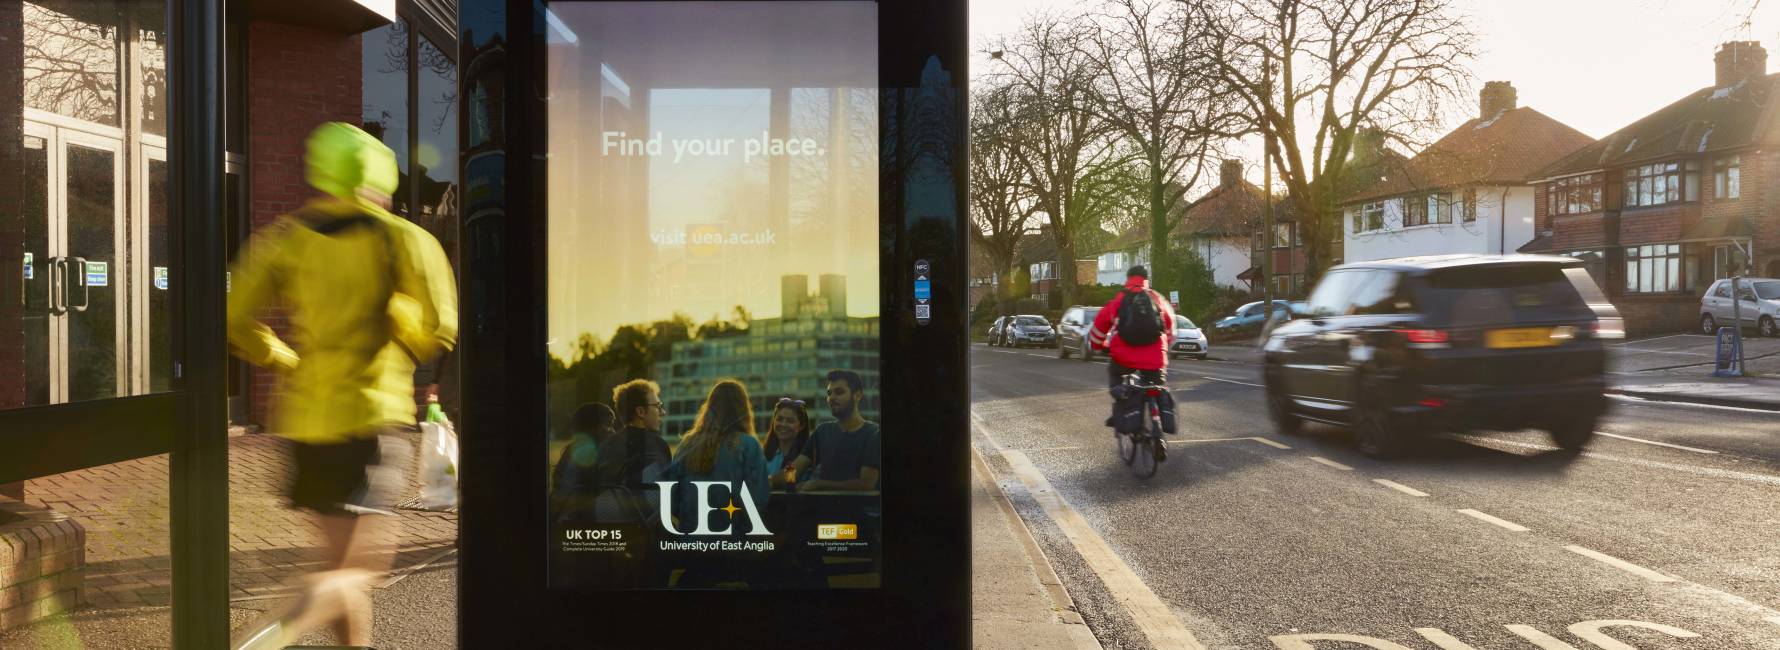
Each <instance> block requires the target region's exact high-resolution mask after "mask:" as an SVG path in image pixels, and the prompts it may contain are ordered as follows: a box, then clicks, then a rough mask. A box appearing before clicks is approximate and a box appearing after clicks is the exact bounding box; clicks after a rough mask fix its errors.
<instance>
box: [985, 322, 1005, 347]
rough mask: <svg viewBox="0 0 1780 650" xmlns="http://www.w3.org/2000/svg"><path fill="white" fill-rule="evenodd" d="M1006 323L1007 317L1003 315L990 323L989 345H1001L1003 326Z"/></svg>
mask: <svg viewBox="0 0 1780 650" xmlns="http://www.w3.org/2000/svg"><path fill="white" fill-rule="evenodd" d="M1005 324H1007V317H1006V316H1002V317H1000V318H997V319H995V322H994V323H991V324H990V325H989V345H1001V326H1002V325H1005Z"/></svg>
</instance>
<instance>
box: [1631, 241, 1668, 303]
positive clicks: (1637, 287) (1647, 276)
mask: <svg viewBox="0 0 1780 650" xmlns="http://www.w3.org/2000/svg"><path fill="white" fill-rule="evenodd" d="M1625 290H1626V293H1658V292H1665V291H1680V290H1681V245H1680V244H1655V245H1651V246H1629V247H1627V248H1626V249H1625Z"/></svg>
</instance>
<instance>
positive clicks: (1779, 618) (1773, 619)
mask: <svg viewBox="0 0 1780 650" xmlns="http://www.w3.org/2000/svg"><path fill="white" fill-rule="evenodd" d="M1767 621H1768V622H1769V623H1773V624H1775V625H1780V616H1769V617H1768V618H1767Z"/></svg>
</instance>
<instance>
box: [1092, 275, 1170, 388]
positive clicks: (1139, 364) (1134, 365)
mask: <svg viewBox="0 0 1780 650" xmlns="http://www.w3.org/2000/svg"><path fill="white" fill-rule="evenodd" d="M1125 291H1149V292H1150V301H1151V302H1154V303H1156V309H1158V310H1160V311H1161V312H1162V338H1159V339H1156V342H1155V343H1151V344H1149V345H1143V346H1131V345H1126V344H1125V340H1124V339H1121V338H1119V304H1120V302H1121V301H1123V300H1124V299H1125V293H1124V292H1120V293H1119V295H1116V296H1113V299H1112V300H1109V301H1107V302H1106V306H1105V307H1101V308H1100V313H1099V314H1096V315H1095V316H1094V326H1093V328H1091V329H1089V330H1088V340H1089V341H1090V342H1092V343H1093V344H1094V349H1097V350H1108V349H1110V350H1111V351H1112V361H1113V363H1116V364H1119V365H1121V366H1124V367H1126V368H1130V369H1132V370H1161V369H1163V368H1167V367H1168V346H1169V345H1171V344H1172V343H1173V342H1174V307H1173V306H1172V305H1170V304H1168V300H1167V299H1166V298H1163V297H1162V294H1159V293H1156V292H1155V291H1152V290H1151V289H1150V281H1149V279H1147V278H1144V277H1143V276H1132V277H1131V278H1130V279H1128V280H1126V281H1125Z"/></svg>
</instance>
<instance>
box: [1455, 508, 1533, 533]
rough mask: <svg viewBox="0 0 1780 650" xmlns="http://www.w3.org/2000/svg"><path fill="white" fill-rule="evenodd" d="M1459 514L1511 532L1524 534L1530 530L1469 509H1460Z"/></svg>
mask: <svg viewBox="0 0 1780 650" xmlns="http://www.w3.org/2000/svg"><path fill="white" fill-rule="evenodd" d="M1459 513H1460V514H1464V515H1469V516H1471V517H1475V518H1477V519H1478V520H1480V521H1487V522H1489V523H1492V524H1495V525H1497V526H1501V527H1503V528H1506V529H1508V530H1512V531H1514V532H1517V533H1524V532H1527V531H1528V530H1531V529H1530V528H1527V527H1526V526H1522V525H1520V524H1517V523H1514V522H1512V521H1508V520H1507V519H1502V518H1500V517H1495V516H1492V515H1489V514H1486V513H1483V512H1478V511H1476V510H1472V509H1470V508H1464V509H1461V510H1459Z"/></svg>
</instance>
